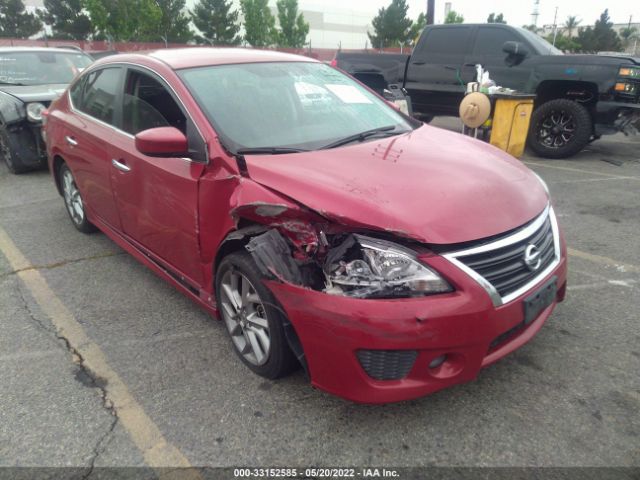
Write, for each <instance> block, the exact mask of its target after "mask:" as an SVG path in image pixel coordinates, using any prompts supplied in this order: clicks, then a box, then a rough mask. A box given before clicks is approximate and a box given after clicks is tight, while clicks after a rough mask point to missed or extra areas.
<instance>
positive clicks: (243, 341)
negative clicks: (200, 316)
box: [216, 251, 298, 379]
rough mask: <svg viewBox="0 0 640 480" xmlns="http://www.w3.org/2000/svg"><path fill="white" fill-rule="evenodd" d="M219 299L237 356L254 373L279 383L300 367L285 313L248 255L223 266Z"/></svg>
mask: <svg viewBox="0 0 640 480" xmlns="http://www.w3.org/2000/svg"><path fill="white" fill-rule="evenodd" d="M216 299H217V303H218V311H219V312H220V316H221V318H222V320H223V321H224V324H225V326H226V327H227V331H228V332H229V336H230V337H231V343H232V344H233V348H234V350H235V352H236V353H237V354H238V356H239V357H240V359H241V360H242V361H243V362H244V364H245V365H247V366H248V367H249V368H250V369H251V370H252V371H253V372H255V373H257V374H258V375H260V376H262V377H265V378H269V379H276V378H280V377H283V376H285V375H286V374H288V373H290V372H292V371H293V370H294V369H295V368H296V367H297V366H298V361H297V360H296V358H295V356H294V354H293V352H292V351H291V349H290V348H289V344H288V343H287V339H286V337H285V333H284V324H285V323H286V317H285V313H284V311H283V310H282V309H281V308H280V307H279V306H278V304H277V301H276V299H275V298H274V296H273V294H272V293H271V292H270V291H269V290H268V289H267V287H265V286H264V285H263V283H262V276H261V275H260V272H259V270H258V267H257V266H256V264H255V262H254V261H253V259H252V258H251V256H250V255H249V254H248V253H247V252H243V251H241V252H236V253H232V254H230V255H228V256H227V257H225V258H224V260H222V262H221V263H220V267H219V268H218V271H217V273H216Z"/></svg>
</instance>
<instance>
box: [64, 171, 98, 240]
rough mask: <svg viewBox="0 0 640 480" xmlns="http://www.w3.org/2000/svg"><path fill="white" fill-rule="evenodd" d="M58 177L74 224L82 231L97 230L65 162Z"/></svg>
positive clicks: (90, 231)
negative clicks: (88, 216)
mask: <svg viewBox="0 0 640 480" xmlns="http://www.w3.org/2000/svg"><path fill="white" fill-rule="evenodd" d="M58 178H59V179H60V186H61V190H62V196H63V197H64V204H65V206H66V207H67V213H68V214H69V218H71V222H72V223H73V226H74V227H76V228H77V229H78V230H80V231H81V232H82V233H92V232H95V231H96V227H95V226H94V225H93V224H92V223H91V222H90V221H89V220H88V219H87V215H86V212H85V208H84V202H83V201H82V196H81V195H80V190H78V186H77V185H76V181H75V179H74V178H73V174H72V173H71V170H69V167H67V165H66V164H64V163H63V164H62V165H60V172H59V175H58Z"/></svg>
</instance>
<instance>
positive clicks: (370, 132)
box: [321, 125, 404, 150]
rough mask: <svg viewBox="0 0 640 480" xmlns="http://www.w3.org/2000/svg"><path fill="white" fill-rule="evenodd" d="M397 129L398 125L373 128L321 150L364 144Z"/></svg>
mask: <svg viewBox="0 0 640 480" xmlns="http://www.w3.org/2000/svg"><path fill="white" fill-rule="evenodd" d="M395 129H396V125H387V126H386V127H379V128H373V129H371V130H367V131H365V132H360V133H356V134H355V135H349V136H348V137H344V138H342V139H340V140H337V141H335V142H332V143H330V144H329V145H325V146H324V147H322V148H321V150H327V149H329V148H336V147H341V146H342V145H346V144H348V143H352V142H364V141H365V140H366V139H367V138H369V137H372V136H374V135H377V134H378V133H384V132H390V131H391V130H395ZM400 133H404V131H402V132H398V134H400Z"/></svg>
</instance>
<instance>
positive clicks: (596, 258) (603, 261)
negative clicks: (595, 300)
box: [567, 248, 640, 273]
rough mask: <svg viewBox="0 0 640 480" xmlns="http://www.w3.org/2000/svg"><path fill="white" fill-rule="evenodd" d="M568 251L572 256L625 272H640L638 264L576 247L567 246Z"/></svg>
mask: <svg viewBox="0 0 640 480" xmlns="http://www.w3.org/2000/svg"><path fill="white" fill-rule="evenodd" d="M567 253H568V254H569V255H571V256H572V257H578V258H582V259H583V260H588V261H590V262H593V263H598V264H600V265H608V266H610V267H615V268H616V269H618V270H620V271H623V272H632V273H640V267H638V266H637V265H631V264H629V263H623V262H619V261H617V260H614V259H613V258H609V257H601V256H600V255H594V254H593V253H589V252H583V251H581V250H576V249H575V248H567Z"/></svg>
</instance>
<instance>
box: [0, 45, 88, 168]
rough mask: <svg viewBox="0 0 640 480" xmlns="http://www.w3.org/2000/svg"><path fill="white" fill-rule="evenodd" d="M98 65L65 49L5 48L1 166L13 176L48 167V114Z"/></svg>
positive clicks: (0, 68)
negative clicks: (45, 139) (79, 78)
mask: <svg viewBox="0 0 640 480" xmlns="http://www.w3.org/2000/svg"><path fill="white" fill-rule="evenodd" d="M92 61H93V59H92V58H91V57H90V56H89V55H86V54H85V53H83V52H78V51H71V50H69V49H61V48H28V47H11V48H0V160H4V162H5V163H6V164H7V166H8V167H9V170H10V171H12V172H13V173H22V172H25V171H28V170H32V169H36V168H40V167H43V166H45V165H46V149H45V148H44V143H43V140H42V135H41V127H42V115H43V113H42V112H43V111H44V110H45V109H46V108H48V107H49V105H50V104H51V102H52V101H53V100H55V99H56V98H57V97H58V96H60V95H61V94H62V92H64V90H65V89H66V88H67V85H68V84H69V83H71V81H72V80H73V79H74V78H75V76H76V75H77V74H78V73H80V72H81V71H82V70H84V69H85V68H86V67H88V66H89V65H90V64H91V62H92Z"/></svg>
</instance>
